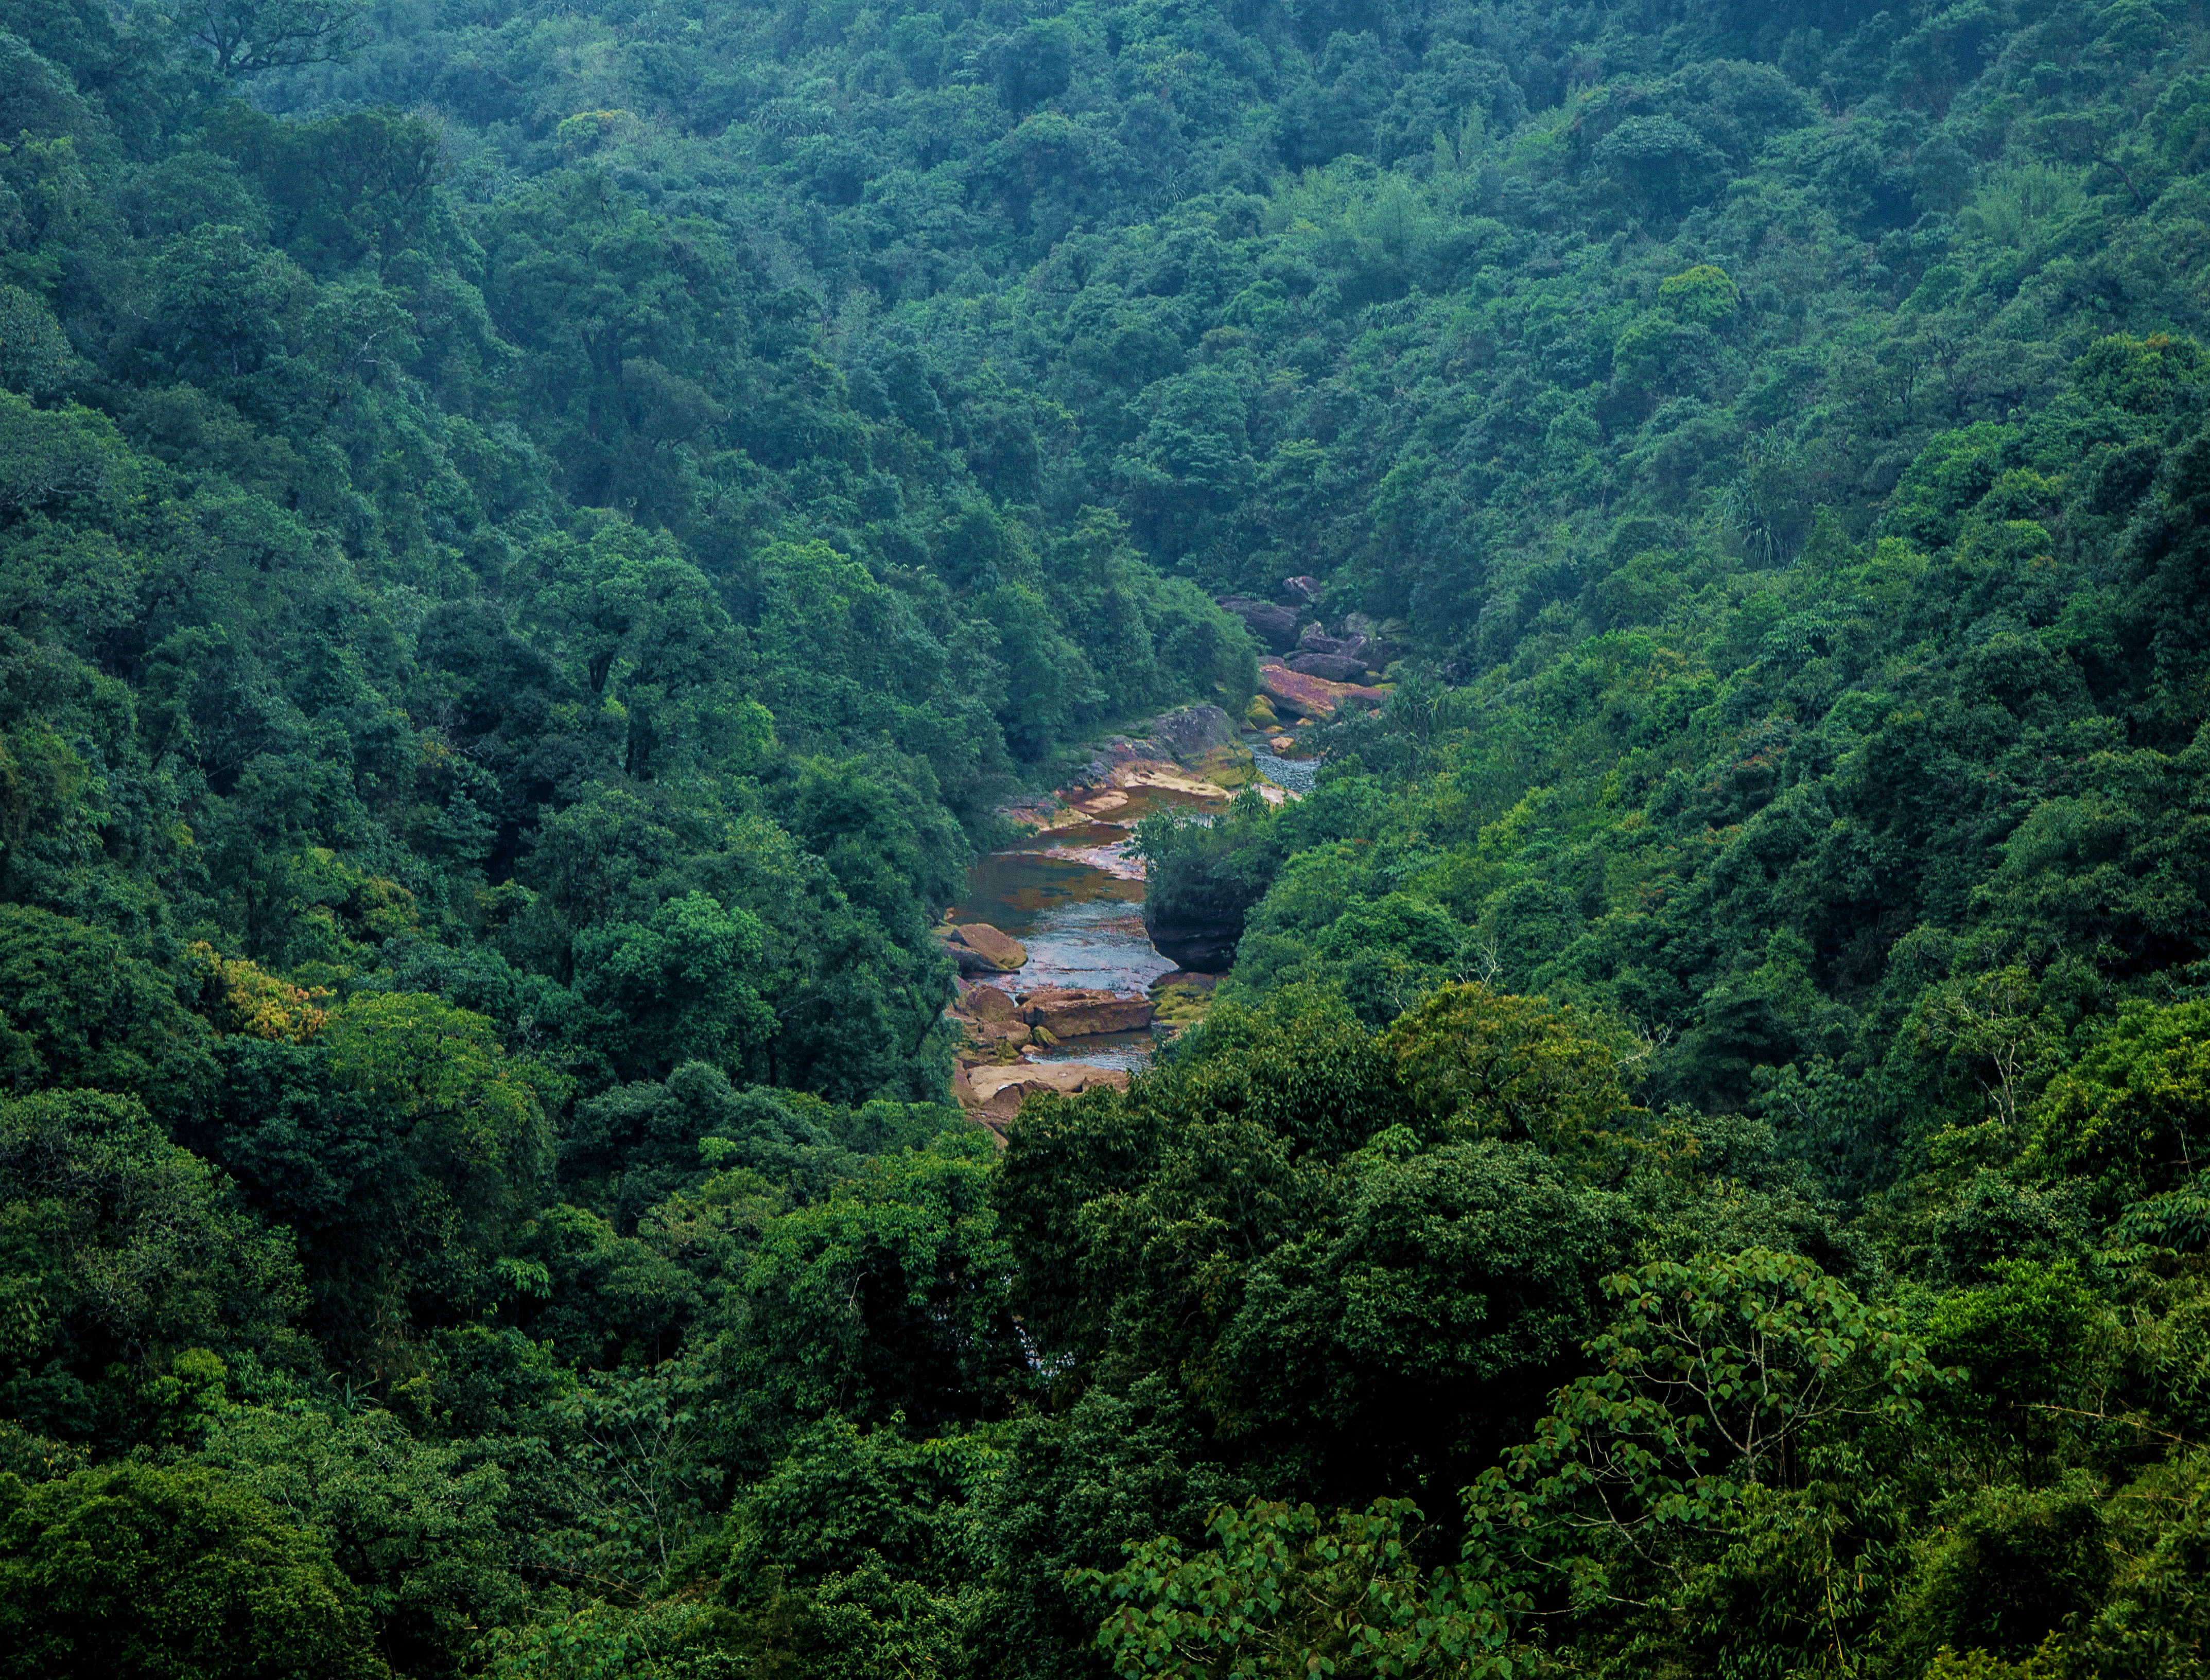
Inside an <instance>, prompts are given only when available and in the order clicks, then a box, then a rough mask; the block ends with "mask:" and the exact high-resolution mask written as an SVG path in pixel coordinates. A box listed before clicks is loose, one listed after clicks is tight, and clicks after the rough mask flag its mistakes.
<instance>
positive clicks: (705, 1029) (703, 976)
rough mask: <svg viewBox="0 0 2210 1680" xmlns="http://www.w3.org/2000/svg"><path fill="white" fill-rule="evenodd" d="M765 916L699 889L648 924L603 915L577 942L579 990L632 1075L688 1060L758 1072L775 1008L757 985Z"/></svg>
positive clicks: (648, 1074) (660, 1072) (659, 1073)
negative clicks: (599, 1014) (605, 1024)
mask: <svg viewBox="0 0 2210 1680" xmlns="http://www.w3.org/2000/svg"><path fill="white" fill-rule="evenodd" d="M763 942H764V932H763V930H762V929H761V927H760V924H759V920H758V918H757V917H755V916H753V915H752V912H750V911H746V910H729V909H725V908H723V907H722V906H721V905H719V904H717V903H716V902H715V900H713V899H711V898H709V897H708V896H707V895H706V894H703V893H698V892H693V893H686V894H684V895H683V896H682V897H681V898H679V899H670V900H668V901H667V902H666V903H665V904H662V905H661V906H660V907H659V908H658V909H657V910H655V912H653V914H652V918H651V919H650V920H649V921H648V922H642V923H640V922H613V923H601V924H599V925H598V926H596V927H594V928H590V929H588V930H585V931H584V932H583V933H582V934H581V935H579V936H577V940H576V988H577V991H579V992H581V993H582V995H583V997H584V998H585V999H586V1000H588V1001H589V1003H592V1004H594V1005H595V1006H596V1007H597V1008H599V1009H601V1010H604V1011H605V1012H607V1015H608V1016H609V1017H610V1018H611V1021H612V1023H613V1030H612V1032H611V1033H610V1034H609V1035H608V1037H609V1043H608V1045H607V1049H608V1053H609V1056H610V1057H611V1059H612V1060H613V1063H614V1065H615V1066H616V1067H617V1068H619V1069H621V1070H622V1071H623V1072H624V1073H625V1074H627V1075H630V1076H631V1077H632V1078H645V1079H656V1078H661V1077H663V1076H665V1075H667V1074H668V1073H669V1072H671V1071H673V1069H675V1068H676V1067H677V1066H678V1065H679V1064H680V1063H685V1062H693V1061H697V1062H705V1063H709V1064H710V1065H712V1066H714V1067H717V1068H720V1069H723V1070H724V1071H726V1072H728V1073H730V1074H733V1075H739V1076H742V1075H745V1074H746V1072H747V1071H750V1072H755V1073H757V1072H759V1071H762V1070H763V1069H760V1067H759V1066H758V1063H760V1061H761V1058H762V1052H763V1051H764V1050H765V1049H766V1047H767V1045H768V1042H769V1040H770V1039H772V1038H773V1037H774V1035H775V1030H776V1021H775V1013H774V1011H773V1010H771V1009H769V1008H768V1007H767V1005H766V1004H764V1003H762V1002H761V1001H760V998H759V994H758V991H755V990H754V989H753V985H752V981H753V977H754V976H755V975H756V974H758V972H759V967H760V960H761V957H762V954H763Z"/></svg>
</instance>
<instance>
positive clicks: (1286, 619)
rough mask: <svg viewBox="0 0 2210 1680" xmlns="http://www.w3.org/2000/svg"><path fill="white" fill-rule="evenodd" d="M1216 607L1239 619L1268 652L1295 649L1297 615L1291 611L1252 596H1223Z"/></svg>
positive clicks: (1284, 651)
mask: <svg viewBox="0 0 2210 1680" xmlns="http://www.w3.org/2000/svg"><path fill="white" fill-rule="evenodd" d="M1219 605H1220V606H1221V607H1222V608H1223V609H1224V610H1225V611H1229V612H1232V613H1234V614H1235V616H1236V617H1238V618H1241V620H1242V621H1243V623H1245V625H1246V626H1247V627H1248V628H1249V629H1250V632H1251V634H1252V635H1255V636H1257V637H1258V638H1259V641H1260V642H1261V643H1262V644H1263V645H1264V646H1265V647H1266V648H1267V649H1268V650H1269V651H1270V652H1272V653H1288V652H1289V649H1290V648H1292V647H1295V646H1296V645H1297V615H1296V613H1295V611H1292V610H1291V609H1290V608H1289V607H1286V606H1282V605H1277V604H1276V603H1275V602H1272V601H1262V600H1260V599H1259V598H1258V597H1257V596H1255V595H1223V596H1222V597H1221V598H1220V600H1219Z"/></svg>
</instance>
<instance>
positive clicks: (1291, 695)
mask: <svg viewBox="0 0 2210 1680" xmlns="http://www.w3.org/2000/svg"><path fill="white" fill-rule="evenodd" d="M1259 687H1260V688H1262V689H1265V694H1266V698H1267V699H1268V700H1270V701H1271V702H1273V706H1274V709H1275V710H1276V711H1277V712H1294V713H1295V714H1297V715H1298V716H1299V717H1305V718H1331V717H1333V716H1334V715H1335V713H1336V708H1337V707H1338V706H1341V705H1342V704H1343V703H1344V702H1346V701H1356V702H1363V703H1364V704H1366V705H1369V706H1379V705H1380V704H1381V703H1382V702H1384V701H1386V699H1388V697H1389V696H1388V695H1386V694H1384V693H1382V691H1381V690H1380V689H1369V688H1363V687H1361V686H1360V685H1359V684H1357V683H1338V682H1333V681H1331V680H1330V679H1328V678H1326V677H1307V675H1305V674H1304V673H1303V672H1302V671H1292V670H1290V669H1289V666H1287V665H1283V663H1282V662H1281V661H1280V660H1278V659H1269V660H1267V661H1266V662H1265V664H1263V665H1260V666H1259ZM1160 949H1161V950H1162V951H1163V950H1165V949H1166V948H1165V947H1164V946H1161V947H1160ZM1167 954H1168V955H1169V956H1171V955H1173V953H1172V952H1171V951H1168V952H1167ZM1189 966H1193V967H1196V966H1202V965H1199V964H1191V965H1189Z"/></svg>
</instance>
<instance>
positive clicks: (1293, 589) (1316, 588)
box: [1282, 577, 1320, 605]
mask: <svg viewBox="0 0 2210 1680" xmlns="http://www.w3.org/2000/svg"><path fill="white" fill-rule="evenodd" d="M1319 592H1320V581H1319V579H1318V578H1316V577H1285V578H1283V580H1282V599H1283V600H1285V601H1289V602H1291V603H1293V604H1295V605H1303V604H1304V603H1306V602H1307V601H1316V600H1318V599H1319Z"/></svg>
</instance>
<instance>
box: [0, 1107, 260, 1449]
mask: <svg viewBox="0 0 2210 1680" xmlns="http://www.w3.org/2000/svg"><path fill="white" fill-rule="evenodd" d="M292 1249H293V1243H292V1238H291V1237H290V1235H289V1233H288V1232H281V1231H265V1230H263V1229H262V1228H261V1227H260V1226H259V1225H257V1222H256V1221H254V1220H253V1219H251V1218H250V1217H248V1216H247V1215H245V1214H244V1213H240V1212H239V1210H238V1209H237V1207H235V1206H234V1205H233V1204H232V1198H231V1196H230V1194H229V1187H228V1185H227V1184H226V1183H224V1182H223V1180H222V1179H221V1178H220V1176H219V1175H217V1174H216V1173H215V1172H214V1171H213V1170H212V1169H211V1168H210V1167H209V1166H208V1164H207V1163H206V1162H205V1161H202V1160H201V1159H198V1158H197V1157H196V1156H195V1155H192V1154H190V1153H187V1152H186V1151H184V1150H183V1149H180V1148H178V1147H177V1146H176V1145H174V1144H172V1143H171V1142H170V1141H168V1140H167V1139H166V1137H164V1136H163V1135H161V1132H160V1129H159V1128H157V1127H156V1126H155V1125H154V1123H153V1122H152V1121H151V1120H150V1119H149V1118H148V1116H147V1113H146V1111H145V1110H144V1108H143V1107H142V1106H141V1105H139V1104H138V1102H137V1101H136V1099H133V1098H130V1097H119V1096H110V1095H106V1094H105V1093H98V1092H91V1091H55V1092H45V1093H39V1094H38V1095H35V1096H29V1097H16V1098H10V1099H0V1296H4V1298H6V1299H8V1300H9V1301H10V1302H11V1303H13V1306H12V1308H11V1326H12V1328H11V1329H10V1331H9V1338H8V1340H7V1342H6V1343H5V1344H4V1345H0V1388H4V1393H5V1396H6V1399H5V1402H4V1403H5V1406H6V1410H7V1411H8V1412H10V1413H12V1414H13V1415H15V1416H16V1417H18V1418H24V1419H27V1420H30V1421H33V1422H35V1423H36V1424H38V1426H39V1427H40V1428H41V1429H44V1430H48V1431H50V1432H51V1433H53V1434H56V1435H61V1436H77V1437H80V1438H82V1437H83V1436H88V1435H91V1434H93V1433H94V1431H95V1430H97V1429H99V1428H100V1426H101V1425H102V1424H106V1426H108V1427H110V1428H112V1427H114V1426H115V1425H116V1424H118V1422H120V1421H121V1420H120V1419H118V1418H116V1417H115V1416H114V1415H113V1407H114V1406H115V1405H116V1404H118V1396H117V1395H116V1394H112V1393H110V1394H106V1399H105V1400H103V1399H102V1398H101V1386H102V1385H103V1384H105V1385H106V1386H107V1387H108V1388H112V1387H113V1386H114V1381H115V1379H117V1378H120V1379H122V1380H123V1381H124V1382H125V1383H128V1382H133V1381H141V1380H143V1378H144V1377H145V1376H147V1375H148V1374H149V1373H151V1372H153V1371H154V1370H159V1369H160V1368H161V1367H162V1366H164V1365H166V1364H167V1363H168V1361H169V1359H170V1358H171V1357H172V1356H173V1355H174V1354H176V1353H177V1352H179V1351H181V1350H184V1349H188V1348H192V1347H202V1348H216V1349H225V1350H233V1351H235V1350H252V1351H256V1352H261V1353H263V1354H264V1355H269V1356H274V1357H282V1356H284V1355H287V1354H290V1353H293V1352H297V1351H298V1350H297V1349H296V1348H295V1347H294V1346H293V1345H292V1340H291V1338H290V1337H289V1335H288V1334H287V1329H288V1322H289V1321H290V1319H291V1318H292V1317H293V1315H294V1314H295V1313H297V1312H298V1311H299V1308H300V1306H301V1305H302V1304H303V1303H302V1300H301V1290H300V1280H299V1266H298V1262H296V1261H295V1260H294V1259H293V1252H292ZM103 1413H106V1415H103Z"/></svg>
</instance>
